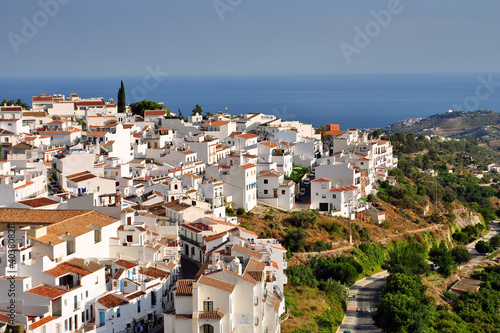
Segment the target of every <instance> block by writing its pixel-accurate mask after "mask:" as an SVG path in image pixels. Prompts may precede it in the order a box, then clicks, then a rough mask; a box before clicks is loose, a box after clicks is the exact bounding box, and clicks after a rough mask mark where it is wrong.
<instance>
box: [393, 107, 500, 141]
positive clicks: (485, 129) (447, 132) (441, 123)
mask: <svg viewBox="0 0 500 333" xmlns="http://www.w3.org/2000/svg"><path fill="white" fill-rule="evenodd" d="M384 131H385V132H389V133H396V132H401V133H410V132H413V133H415V134H425V135H430V134H433V135H440V136H447V137H454V138H461V137H475V138H480V137H484V136H486V138H489V139H490V140H492V141H499V142H500V113H496V112H493V111H489V110H478V111H473V112H471V111H452V112H447V113H443V114H436V115H433V116H430V117H427V118H410V119H405V120H402V121H399V122H397V123H395V124H391V125H388V126H387V127H386V128H385V129H384Z"/></svg>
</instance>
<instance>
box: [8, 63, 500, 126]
mask: <svg viewBox="0 0 500 333" xmlns="http://www.w3.org/2000/svg"><path fill="white" fill-rule="evenodd" d="M120 80H123V81H124V84H125V90H126V92H127V103H132V102H137V101H139V100H142V99H148V100H153V101H156V102H163V103H164V104H165V106H167V107H168V108H169V109H170V110H171V111H172V112H177V110H178V109H180V110H181V111H182V112H183V114H184V115H188V114H190V113H191V110H192V109H193V108H194V106H195V105H196V104H199V105H200V106H201V107H202V108H203V110H205V111H210V112H212V113H216V112H217V111H223V110H225V108H226V107H227V111H228V112H229V113H231V114H235V115H239V114H242V113H246V112H262V113H270V114H275V115H276V116H278V117H281V118H283V119H287V120H300V121H302V122H305V123H312V124H313V125H315V126H319V125H322V124H327V123H338V124H340V127H341V128H343V129H345V128H352V127H357V128H377V127H385V126H386V125H388V124H391V123H394V122H397V121H399V120H403V119H405V118H416V117H427V116H430V115H433V114H437V113H444V112H447V111H448V110H449V109H456V110H467V111H473V110H476V109H489V110H493V111H497V112H500V93H499V92H500V84H497V83H496V82H500V74H488V73H478V74H363V75H354V74H348V75H347V74H343V75H290V76H227V77H193V76H190V77H179V76H162V77H158V78H156V79H154V78H152V77H147V76H140V77H97V78H88V77H82V78H77V77H71V78H70V77H65V78H61V77H57V78H54V77H53V78H0V100H2V99H4V98H6V99H18V98H21V99H23V101H25V102H26V103H28V104H31V97H32V96H35V95H39V94H40V93H45V94H46V95H49V94H64V95H66V96H68V95H69V94H70V93H73V92H75V93H77V94H78V95H79V96H80V97H84V98H87V97H99V96H101V97H104V98H105V99H106V100H107V99H109V98H113V99H114V100H115V101H116V100H117V92H118V89H119V87H120ZM488 80H490V81H493V84H489V85H488V84H485V83H484V82H488Z"/></svg>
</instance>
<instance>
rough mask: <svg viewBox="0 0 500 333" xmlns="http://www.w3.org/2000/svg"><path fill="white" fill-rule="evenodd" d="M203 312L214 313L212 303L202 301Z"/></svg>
mask: <svg viewBox="0 0 500 333" xmlns="http://www.w3.org/2000/svg"><path fill="white" fill-rule="evenodd" d="M203 311H214V302H212V301H203Z"/></svg>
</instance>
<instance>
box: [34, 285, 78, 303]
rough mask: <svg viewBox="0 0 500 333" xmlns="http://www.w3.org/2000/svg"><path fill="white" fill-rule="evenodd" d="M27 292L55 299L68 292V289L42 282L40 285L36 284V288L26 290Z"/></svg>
mask: <svg viewBox="0 0 500 333" xmlns="http://www.w3.org/2000/svg"><path fill="white" fill-rule="evenodd" d="M26 292H27V293H29V294H33V295H38V296H42V297H47V298H50V299H51V300H54V299H56V298H59V297H61V296H62V295H64V294H66V293H67V292H68V291H67V290H66V289H61V288H57V287H53V286H49V285H46V284H41V285H39V286H36V287H35V288H31V289H30V290H26Z"/></svg>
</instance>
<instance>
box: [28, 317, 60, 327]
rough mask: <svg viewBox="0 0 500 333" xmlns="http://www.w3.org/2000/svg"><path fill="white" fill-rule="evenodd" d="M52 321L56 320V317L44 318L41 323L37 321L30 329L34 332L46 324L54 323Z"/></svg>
mask: <svg viewBox="0 0 500 333" xmlns="http://www.w3.org/2000/svg"><path fill="white" fill-rule="evenodd" d="M52 320H54V317H52V316H47V317H44V318H42V319H40V320H39V321H35V322H34V323H33V324H31V325H30V328H31V329H33V330H34V329H36V328H38V327H40V326H43V325H45V324H46V323H48V322H49V321H52Z"/></svg>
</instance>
